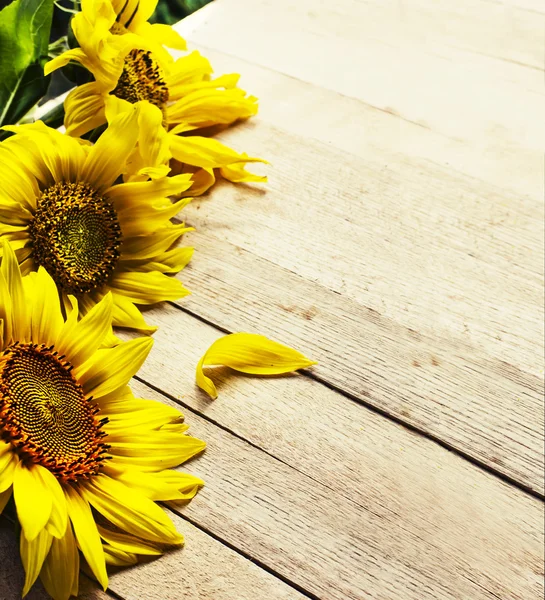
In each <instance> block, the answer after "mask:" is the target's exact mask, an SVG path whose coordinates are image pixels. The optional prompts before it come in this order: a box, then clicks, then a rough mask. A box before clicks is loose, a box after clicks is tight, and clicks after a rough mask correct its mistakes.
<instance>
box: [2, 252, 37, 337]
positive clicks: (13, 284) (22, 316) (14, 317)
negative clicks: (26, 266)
mask: <svg viewBox="0 0 545 600" xmlns="http://www.w3.org/2000/svg"><path fill="white" fill-rule="evenodd" d="M0 272H1V273H2V275H3V279H4V282H5V285H6V287H7V291H8V292H9V295H10V296H11V310H10V311H9V312H10V313H11V314H0V316H1V317H2V318H3V319H4V320H5V321H8V320H11V335H12V336H13V338H14V339H15V340H18V341H26V340H28V339H29V338H30V319H29V312H28V302H27V301H26V298H25V293H24V288H23V279H22V277H21V271H20V269H19V263H18V262H17V257H16V256H15V253H14V251H13V249H12V247H11V245H10V244H9V243H8V242H7V241H6V240H3V256H2V265H1V266H0ZM2 287H3V286H2ZM4 289H6V288H4Z"/></svg>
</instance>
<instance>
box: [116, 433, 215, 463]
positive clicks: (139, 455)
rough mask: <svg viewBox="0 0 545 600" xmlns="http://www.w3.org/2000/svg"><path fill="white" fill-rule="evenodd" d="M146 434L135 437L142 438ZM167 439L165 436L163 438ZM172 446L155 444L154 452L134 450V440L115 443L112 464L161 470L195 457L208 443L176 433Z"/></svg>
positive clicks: (135, 444) (171, 442)
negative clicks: (162, 448)
mask: <svg viewBox="0 0 545 600" xmlns="http://www.w3.org/2000/svg"><path fill="white" fill-rule="evenodd" d="M143 437H145V436H141V437H140V438H136V436H133V438H132V440H134V439H140V440H141V439H142V438H143ZM163 439H165V438H163ZM169 443H170V448H168V449H167V450H166V451H162V450H161V448H159V447H158V446H157V445H155V446H153V449H152V452H151V453H150V452H149V451H147V452H132V450H133V449H134V448H135V447H136V446H137V443H135V442H134V441H132V442H126V443H125V445H124V446H122V445H121V444H120V443H119V444H116V445H115V448H114V449H113V451H112V456H114V455H115V456H114V458H113V459H112V463H111V464H112V465H114V466H115V467H119V468H130V469H139V470H141V471H147V472H150V471H159V470H163V469H170V468H171V467H176V466H178V465H180V464H182V463H184V462H186V461H188V460H189V459H191V458H193V457H194V456H196V455H197V454H199V453H200V452H202V451H203V450H204V449H205V448H206V443H205V442H203V441H202V440H199V439H198V438H194V437H192V436H189V435H183V436H182V435H180V434H178V435H176V439H174V440H173V441H170V442H169Z"/></svg>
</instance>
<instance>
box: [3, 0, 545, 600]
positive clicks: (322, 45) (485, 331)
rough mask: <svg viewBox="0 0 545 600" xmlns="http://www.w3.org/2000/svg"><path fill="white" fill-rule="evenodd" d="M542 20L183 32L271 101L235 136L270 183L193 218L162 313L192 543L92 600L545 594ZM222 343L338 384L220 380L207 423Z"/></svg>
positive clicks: (8, 568)
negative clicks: (270, 342)
mask: <svg viewBox="0 0 545 600" xmlns="http://www.w3.org/2000/svg"><path fill="white" fill-rule="evenodd" d="M544 24H545V5H544V4H543V3H542V2H540V1H539V0H510V1H505V2H493V1H489V0H460V1H459V2H456V3H452V2H448V1H447V0H440V1H439V2H430V1H429V0H415V1H413V2H403V1H401V0H387V1H384V2H383V1H382V0H368V1H366V2H359V1H356V0H340V1H338V2H335V3H331V2H322V1H321V0H319V1H316V0H312V1H311V0H305V1H300V2H297V3H293V2H287V0H275V1H272V0H254V2H251V3H250V2H245V1H244V0H216V1H215V2H213V3H212V4H210V5H209V6H208V7H205V9H203V10H201V11H199V12H197V13H195V14H194V15H193V16H192V17H190V18H188V19H186V20H184V21H183V22H182V23H181V24H179V26H178V29H179V31H180V32H181V33H182V34H183V35H185V37H186V38H187V39H188V42H189V46H190V48H191V47H193V48H198V49H202V51H203V53H204V54H205V55H207V56H208V57H209V58H210V59H211V60H212V62H213V64H214V66H215V68H216V70H217V72H218V73H221V72H231V71H236V72H240V73H242V75H243V79H242V85H243V87H245V88H247V89H248V90H250V91H251V92H252V93H254V94H256V95H258V96H259V97H260V101H261V102H260V105H261V108H260V115H259V117H258V118H256V119H253V120H252V121H251V122H248V123H244V124H241V125H240V126H237V127H235V128H233V129H232V130H229V131H227V132H224V133H223V134H221V136H220V137H221V138H222V139H225V140H226V141H228V142H229V143H230V144H231V145H233V146H234V147H236V148H237V149H240V150H243V151H247V152H249V153H251V154H252V155H261V156H264V157H265V158H267V159H269V160H270V161H271V162H272V163H273V164H272V166H271V167H269V168H268V169H267V173H268V175H269V177H270V183H269V184H268V185H267V186H262V187H258V186H232V185H219V186H217V187H216V188H215V190H214V192H213V194H212V195H211V197H206V198H203V199H199V200H196V201H194V202H193V203H192V205H191V206H190V208H189V210H188V211H187V215H186V216H187V220H188V221H190V222H191V224H193V225H195V226H196V227H197V229H198V231H197V233H195V234H191V235H188V236H187V237H186V243H191V244H193V245H195V246H196V250H197V251H196V254H195V258H194V260H193V261H192V263H191V264H190V266H189V267H188V268H187V269H186V270H185V271H184V272H183V273H181V274H180V278H181V279H182V280H183V281H184V283H185V284H186V285H187V286H188V287H189V288H190V289H191V290H192V292H193V295H192V296H190V297H189V298H186V299H184V300H183V301H181V302H179V303H178V306H172V305H166V306H162V307H157V308H155V309H153V310H151V311H149V312H148V314H147V316H148V319H149V321H150V322H152V323H155V324H157V325H159V326H160V329H159V331H158V332H157V333H156V334H155V339H156V344H155V347H154V349H153V351H152V354H151V356H150V359H149V361H148V362H147V363H146V364H145V365H144V367H143V368H142V371H141V372H140V375H139V377H140V381H135V382H134V389H135V391H136V392H137V393H138V394H140V395H142V396H145V397H150V398H157V399H159V400H161V401H164V402H167V403H170V404H173V403H174V404H177V405H179V406H180V407H181V408H182V410H183V412H184V413H185V414H186V418H187V421H188V423H189V424H190V425H191V429H190V432H191V433H192V434H193V435H196V436H199V437H202V438H203V439H206V440H207V441H208V449H207V450H206V452H205V453H204V454H203V455H202V456H200V457H198V458H197V459H195V460H194V461H192V462H191V463H189V464H188V465H184V467H183V468H184V469H186V470H188V471H190V472H192V473H195V474H197V475H199V476H201V477H203V478H204V479H205V481H206V482H207V485H206V487H205V488H204V489H203V490H202V491H201V492H200V493H199V495H198V496H197V497H196V498H195V499H194V500H193V501H192V502H191V503H190V504H189V505H187V506H171V507H170V508H169V510H171V511H172V512H171V515H172V517H173V519H174V521H175V523H176V526H177V527H178V528H179V530H180V531H181V532H182V533H183V534H184V535H185V537H186V547H185V548H183V549H180V550H178V551H175V552H171V553H168V554H167V555H165V556H164V557H162V558H161V559H159V560H154V561H151V562H146V563H143V564H140V565H138V566H136V567H134V568H131V569H127V570H122V571H119V572H116V573H114V574H113V575H112V577H111V580H110V582H111V591H109V592H108V595H106V594H104V593H103V592H101V591H99V590H97V589H96V586H94V585H93V584H92V583H91V582H89V581H88V580H85V579H84V592H85V594H87V595H82V597H83V598H87V599H88V600H98V599H100V600H102V599H104V600H105V599H106V598H107V597H116V598H121V599H124V600H144V599H145V600H178V599H185V598H188V599H189V598H191V599H194V598H196V599H199V600H261V599H262V598H263V599H265V598H267V599H269V598H270V599H274V600H276V599H278V600H302V599H303V598H320V599H323V600H345V599H350V600H363V599H364V598H370V599H377V600H426V599H429V600H432V599H433V600H451V599H453V598H456V599H463V600H466V599H467V600H484V599H487V600H498V599H501V600H538V599H541V598H542V597H543V592H544V579H543V577H544V574H543V552H544V550H543V542H544V524H543V519H544V508H543V502H542V500H541V498H540V496H542V494H543V488H544V475H543V419H544V418H543V367H544V363H543V300H544V298H543V245H544V240H543V147H544V145H545V121H544V120H543V118H542V106H543V104H544V100H545V90H544V86H543V66H544V65H543V60H544V49H545V34H544ZM222 330H223V331H237V330H250V331H256V332H260V333H264V334H267V335H269V336H270V337H273V338H275V339H277V340H279V341H283V342H285V343H289V344H292V345H293V346H295V347H296V348H298V349H299V350H301V351H303V352H305V353H306V354H307V355H309V356H310V357H312V358H315V359H317V360H319V361H320V364H319V365H318V366H317V367H315V368H313V369H312V370H311V371H310V372H309V373H306V374H305V375H294V376H290V377H283V378H267V379H259V378H252V377H242V376H238V375H233V373H231V372H228V371H227V370H225V369H217V370H216V371H215V374H214V377H215V379H216V380H217V381H218V390H219V398H218V399H217V400H216V401H211V400H209V399H208V397H206V396H205V395H204V394H203V393H202V392H200V391H199V390H198V389H197V388H196V387H195V385H194V369H195V365H196V363H197V361H198V359H199V358H200V357H201V356H202V354H203V353H204V351H205V350H206V349H207V347H208V346H209V344H210V343H212V341H214V340H215V339H216V338H217V337H218V336H219V335H221V331H222ZM148 385H149V386H152V387H153V389H152V388H151V387H148ZM450 450H453V451H450ZM6 527H7V526H6V524H5V522H4V521H3V520H0V556H2V559H3V562H2V563H1V564H0V600H15V598H18V597H19V592H20V589H21V587H22V579H23V576H22V572H21V569H20V567H18V566H17V565H18V560H17V559H16V544H15V541H14V538H13V535H12V532H11V530H10V527H7V528H6ZM29 598H33V599H35V600H42V598H45V596H44V595H43V592H41V591H40V589H39V588H38V589H37V590H36V591H35V592H33V593H32V594H31V595H30V596H29Z"/></svg>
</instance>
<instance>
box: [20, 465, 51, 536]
mask: <svg viewBox="0 0 545 600" xmlns="http://www.w3.org/2000/svg"><path fill="white" fill-rule="evenodd" d="M13 498H14V500H15V506H16V507H17V516H18V518H19V523H21V528H22V530H23V534H24V536H25V537H26V539H27V540H28V541H29V542H32V541H33V540H35V539H36V537H37V536H38V534H39V533H40V531H42V530H43V529H44V528H45V526H46V524H47V522H48V521H49V517H50V515H51V509H52V507H53V494H52V493H51V490H50V489H49V487H48V486H47V485H46V484H45V483H44V481H43V479H42V478H41V477H40V473H39V468H38V466H37V465H33V466H32V467H31V468H28V467H26V466H24V465H23V463H21V462H19V463H18V464H17V465H16V467H15V473H14V477H13Z"/></svg>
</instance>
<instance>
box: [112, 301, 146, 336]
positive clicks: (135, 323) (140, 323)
mask: <svg viewBox="0 0 545 600" xmlns="http://www.w3.org/2000/svg"><path fill="white" fill-rule="evenodd" d="M113 298H114V307H113V313H112V318H113V321H112V324H113V325H114V326H115V327H128V328H130V329H136V330H138V331H140V332H141V333H153V332H155V331H157V327H154V326H152V325H148V324H147V323H146V321H145V319H144V317H143V316H142V313H141V312H140V311H139V310H138V308H136V306H135V305H134V304H133V302H132V301H131V300H129V299H128V298H126V297H125V296H123V295H120V294H117V293H114V295H113Z"/></svg>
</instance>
